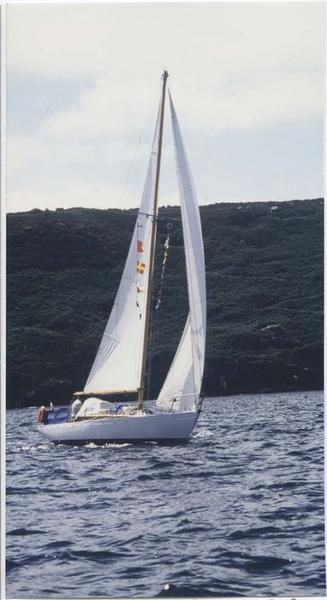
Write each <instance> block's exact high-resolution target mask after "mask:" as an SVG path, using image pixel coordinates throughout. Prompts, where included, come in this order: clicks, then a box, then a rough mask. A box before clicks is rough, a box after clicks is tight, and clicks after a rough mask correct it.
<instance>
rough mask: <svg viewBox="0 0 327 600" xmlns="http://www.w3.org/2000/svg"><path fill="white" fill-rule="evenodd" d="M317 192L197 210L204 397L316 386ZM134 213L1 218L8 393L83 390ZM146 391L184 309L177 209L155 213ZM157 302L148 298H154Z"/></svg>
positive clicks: (319, 334)
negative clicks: (204, 323) (203, 286)
mask: <svg viewBox="0 0 327 600" xmlns="http://www.w3.org/2000/svg"><path fill="white" fill-rule="evenodd" d="M323 210H324V206H323V200H322V199H316V200H301V201H298V200H295V201H292V202H283V203H247V204H215V205H210V206H204V207H201V220H202V227H203V235H204V244H205V255H206V273H207V301H208V302H207V310H208V331H207V353H206V363H205V376H204V384H203V389H204V391H205V392H206V394H208V395H221V394H233V393H242V392H244V393H246V392H247V393H249V392H258V391H272V390H274V391H281V390H296V389H302V390H303V389H315V388H316V389H317V388H321V387H322V385H323V358H322V357H323ZM135 217H136V211H135V210H125V211H123V210H91V209H83V208H74V209H69V210H63V209H57V210H56V211H48V210H46V211H40V210H32V211H30V212H26V213H16V214H9V215H8V224H7V235H8V238H7V258H8V267H7V269H8V276H7V401H8V406H10V407H14V406H28V405H35V404H38V403H40V402H42V403H44V402H47V401H50V400H52V401H53V402H54V403H56V404H63V403H65V402H67V401H69V400H70V398H71V394H72V392H73V391H75V390H80V389H83V386H84V383H85V381H86V378H87V375H88V373H89V370H90V367H91V364H92V362H93V359H94V356H95V353H96V351H97V347H98V345H99V342H100V339H101V336H102V332H103V329H104V327H105V324H106V321H107V318H108V315H109V312H110V309H111V306H112V303H113V300H114V296H115V293H116V290H117V286H118V284H119V280H120V276H121V273H122V269H123V266H124V262H125V259H126V255H127V251H128V247H129V243H130V238H131V234H132V230H133V227H134V223H135ZM169 223H170V224H172V230H171V249H170V254H169V258H168V262H167V270H166V278H165V282H164V287H163V291H162V303H161V306H160V309H159V310H158V311H154V318H153V327H152V338H151V356H150V396H151V397H153V396H154V395H155V393H156V392H157V391H158V390H159V388H160V386H161V384H162V381H163V379H164V377H165V375H166V372H167V369H168V366H169V364H170V362H171V360H172V358H173V355H174V352H175V349H176V346H177V344H178V340H179V336H180V334H181V331H182V329H183V326H184V321H185V316H186V314H187V295H186V280H185V272H184V254H183V252H184V250H183V241H182V231H181V221H180V211H179V209H178V208H177V207H166V208H162V209H161V210H160V214H159V223H158V252H157V257H156V263H157V268H156V277H157V279H156V282H155V286H154V289H155V290H156V289H157V288H158V284H159V277H160V263H161V260H162V257H163V244H164V241H165V237H166V232H167V224H169ZM154 303H155V298H154Z"/></svg>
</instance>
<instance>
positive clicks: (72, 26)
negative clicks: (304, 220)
mask: <svg viewBox="0 0 327 600" xmlns="http://www.w3.org/2000/svg"><path fill="white" fill-rule="evenodd" d="M324 10H325V9H324V4H323V3H319V2H317V3H309V2H302V3H301V2H289V3H288V2H283V3H276V2H265V3H258V2H253V3H248V2H242V3H238V2H232V3H227V2H226V3H224V2H217V3H206V4H202V3H194V4H186V3H185V4H183V3H179V4H178V3H177V4H173V3H144V4H124V3H122V4H119V3H116V4H115V3H108V4H101V3H100V4H96V3H95V4H68V3H66V4H51V3H49V4H28V5H26V6H24V4H11V5H8V7H7V76H8V85H9V90H10V94H9V96H8V97H9V98H14V99H15V100H14V101H13V100H12V101H11V104H10V106H9V107H8V114H9V116H10V119H9V120H8V130H7V142H8V153H7V165H8V169H7V176H8V198H9V207H10V210H13V209H12V206H18V205H20V206H22V203H23V202H25V203H26V207H29V208H31V207H33V206H37V204H36V203H37V202H41V205H45V204H44V203H45V202H46V203H48V204H46V205H47V206H50V205H51V206H54V205H55V203H56V202H57V203H58V204H57V205H58V206H72V205H74V204H75V205H76V204H77V205H81V204H82V203H83V202H85V203H87V204H86V205H89V206H90V205H96V206H99V204H101V205H102V203H103V205H104V206H111V204H110V203H111V201H112V199H113V198H116V197H117V193H118V188H119V183H121V182H122V181H126V176H127V175H128V174H129V171H130V168H131V167H130V165H131V164H132V165H134V166H133V167H132V170H133V168H134V167H135V169H134V170H135V171H139V174H138V181H139V180H142V176H143V175H142V174H143V172H144V164H145V162H146V159H147V156H148V152H149V145H150V142H151V137H152V130H153V124H154V119H155V114H156V109H157V108H156V107H157V104H158V100H159V94H160V74H161V71H162V69H163V67H164V66H166V67H167V68H168V70H169V71H171V77H170V78H169V80H168V83H169V86H170V87H171V89H172V94H173V97H174V101H175V103H176V109H177V112H178V114H179V117H180V121H181V126H182V130H183V132H184V136H185V139H186V146H187V147H188V148H189V154H190V158H191V162H192V153H193V154H194V153H195V154H196V158H197V169H198V171H199V172H203V173H205V172H206V170H207V166H206V162H205V161H206V154H207V153H206V152H203V153H202V154H201V155H199V154H197V148H196V146H197V143H196V142H195V140H201V146H202V147H203V148H205V147H206V145H207V147H209V146H210V148H211V150H212V154H213V155H214V154H217V150H215V148H216V149H217V148H218V144H219V139H220V138H221V137H222V136H224V135H225V134H228V133H229V134H230V136H232V138H233V140H234V139H235V148H236V146H237V144H240V141H241V140H242V137H244V136H247V135H250V134H253V135H254V134H255V132H259V131H272V130H273V129H274V128H277V127H282V126H285V127H287V126H288V125H294V127H298V128H299V129H301V128H302V129H303V127H305V125H306V124H307V123H313V122H314V123H317V122H318V121H319V120H321V119H322V116H323V111H324V92H323V85H324V72H323V63H324V27H325V20H324ZM19 80H20V82H21V83H20V87H19V85H18V81H19ZM22 82H23V83H22ZM54 87H55V91H54ZM22 89H23V90H24V94H23V93H22ZM28 90H29V91H28ZM26 93H27V94H28V101H26ZM24 98H25V101H24ZM26 124H28V125H29V127H27V126H26ZM236 134H237V135H238V136H239V138H238V140H236V138H234V137H233V136H234V135H236ZM167 139H169V135H167V133H165V141H167ZM189 141H190V146H189V144H188V142H189ZM304 144H305V140H304ZM192 145H193V148H192ZM137 147H138V153H137V157H136V158H135V154H136V148H137ZM288 151H290V152H294V155H295V154H296V151H297V150H296V148H295V147H294V150H292V148H291V146H290V147H289V150H288ZM234 154H235V151H234ZM254 159H255V158H254ZM274 160H275V159H274V157H273V156H272V157H271V161H270V165H267V166H266V169H267V173H268V171H269V170H273V164H274ZM262 168H264V165H262ZM233 169H234V172H233V179H234V180H236V179H237V177H238V176H239V167H238V166H236V165H234V166H233ZM163 171H164V172H165V170H164V169H163ZM214 174H215V169H212V172H211V175H210V177H211V183H210V185H211V188H212V189H215V188H216V182H215V180H214ZM308 176H309V177H310V174H309V175H308V174H307V177H308ZM221 177H223V174H221ZM312 178H313V181H317V177H316V171H315V173H314V174H313V173H312ZM171 182H172V179H171ZM171 182H169V183H168V186H167V188H163V196H164V197H165V198H169V197H175V196H174V195H173V192H172V183H171ZM275 183H276V182H275V181H274V185H275ZM304 183H305V182H303V181H302V183H301V177H300V176H299V184H298V185H299V188H301V186H302V187H303V185H304ZM138 185H139V183H137V186H138ZM208 185H209V183H208ZM283 185H284V183H283V180H282V179H281V180H280V186H281V189H282V188H283ZM137 186H136V187H137ZM312 187H314V185H313V186H312ZM318 187H319V190H320V183H319V186H318V184H317V188H318ZM92 189H93V190H95V192H94V193H92V192H91V190H92ZM310 189H311V188H310ZM250 193H251V192H249V191H247V197H248V195H249V194H250ZM318 193H321V190H320V191H319V192H318ZM171 194H172V196H170V195H171ZM244 194H245V195H246V192H245V190H244ZM281 195H283V192H282V191H281ZM299 195H301V194H300V193H299ZM33 198H34V200H33ZM45 198H46V201H45V200H44V199H45ZM135 201H136V200H135ZM108 202H109V204H108ZM125 202H126V206H133V205H134V204H133V202H134V197H133V194H131V197H130V196H128V195H127V196H126V199H125ZM95 203H96V204H95Z"/></svg>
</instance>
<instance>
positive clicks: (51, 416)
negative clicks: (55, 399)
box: [44, 406, 70, 425]
mask: <svg viewBox="0 0 327 600" xmlns="http://www.w3.org/2000/svg"><path fill="white" fill-rule="evenodd" d="M69 413H70V410H69V407H68V406H63V407H62V408H54V409H53V410H47V414H46V417H45V421H44V424H45V425H51V424H52V423H65V422H66V421H68V420H69Z"/></svg>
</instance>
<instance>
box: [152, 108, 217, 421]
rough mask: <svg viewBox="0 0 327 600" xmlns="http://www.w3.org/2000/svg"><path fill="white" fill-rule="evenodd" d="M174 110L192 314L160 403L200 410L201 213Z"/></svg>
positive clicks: (203, 310)
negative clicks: (198, 408) (198, 407)
mask: <svg viewBox="0 0 327 600" xmlns="http://www.w3.org/2000/svg"><path fill="white" fill-rule="evenodd" d="M170 110H171V119H172V127H173V135H174V142H175V150H176V163H177V175H178V184H179V193H180V203H181V210H182V223H183V237H184V249H185V259H186V272H187V287H188V300H189V315H188V318H187V321H186V324H185V328H184V332H183V335H182V338H181V341H180V343H179V346H178V348H177V351H176V354H175V358H174V360H173V363H172V365H171V368H170V370H169V373H168V375H167V378H166V380H165V382H164V385H163V387H162V389H161V392H160V394H159V397H158V400H157V404H158V405H159V406H161V407H163V408H172V407H173V408H174V410H180V411H184V410H196V409H197V406H198V399H199V394H200V390H201V383H202V375H203V367H204V354H205V338H206V283H205V263H204V250H203V240H202V230H201V221H200V212H199V207H198V203H197V199H196V194H195V190H194V186H193V182H192V176H191V172H190V168H189V164H188V160H187V157H186V153H185V149H184V144H183V140H182V137H181V133H180V128H179V124H178V121H177V117H176V112H175V108H174V105H173V101H172V99H171V96H170Z"/></svg>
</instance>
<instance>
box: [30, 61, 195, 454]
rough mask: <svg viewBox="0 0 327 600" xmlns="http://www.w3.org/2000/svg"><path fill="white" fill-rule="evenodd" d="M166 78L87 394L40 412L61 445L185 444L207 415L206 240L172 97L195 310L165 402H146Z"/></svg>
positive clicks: (161, 398) (42, 423) (169, 378)
mask: <svg viewBox="0 0 327 600" xmlns="http://www.w3.org/2000/svg"><path fill="white" fill-rule="evenodd" d="M167 78H168V73H167V71H164V73H163V75H162V89H161V97H160V103H159V110H158V116H157V122H156V126H155V132H154V138H153V143H152V148H151V154H150V159H149V164H148V169H147V175H146V180H145V186H144V191H143V195H142V200H141V204H140V208H139V211H138V214H137V218H136V223H135V227H134V232H133V236H132V240H131V244H130V248H129V252H128V256H127V260H126V264H125V268H124V271H123V274H122V278H121V281H120V285H119V288H118V291H117V294H116V298H115V301H114V304H113V308H112V311H111V314H110V316H109V320H108V322H107V325H106V328H105V331H104V334H103V337H102V340H101V343H100V346H99V349H98V352H97V354H96V357H95V360H94V363H93V366H92V368H91V371H90V374H89V376H88V379H87V381H86V384H85V387H84V390H82V391H81V392H75V394H74V398H75V399H74V402H73V403H72V404H71V406H70V407H67V408H59V409H54V408H53V407H51V410H46V409H45V407H41V409H40V412H39V422H40V425H39V427H40V431H41V432H42V434H43V435H44V436H45V437H46V438H47V439H48V440H51V441H52V442H55V443H64V444H79V443H87V442H95V443H107V442H109V443H110V442H124V441H163V440H166V441H168V440H186V439H187V438H188V437H189V436H190V434H191V432H192V431H193V428H194V426H195V424H196V422H197V419H198V417H199V414H200V410H201V405H202V399H203V397H202V395H201V385H202V376H203V367H204V357H205V339H206V285H205V262H204V250H203V239H202V230H201V221H200V212H199V207H198V204H197V200H196V194H195V190H194V186H193V182H192V176H191V172H190V167H189V163H188V160H187V157H186V153H185V148H184V143H183V140H182V136H181V132H180V127H179V123H178V120H177V116H176V111H175V107H174V104H173V101H172V98H171V94H170V92H169V104H170V113H171V121H172V130H173V138H174V145H175V156H176V164H177V177H178V184H179V195H180V204H181V217H182V227H183V239H184V249H185V263H186V275H187V290H188V305H189V312H188V315H187V318H186V323H185V327H184V330H183V333H182V336H181V339H180V342H179V345H178V347H177V350H176V353H175V356H174V359H173V362H172V364H171V366H170V369H169V371H168V374H167V376H166V379H165V381H164V384H163V386H162V388H161V391H160V393H159V396H158V398H157V399H156V401H155V403H153V402H152V404H151V408H149V407H148V402H147V401H145V377H146V364H147V353H148V345H149V332H150V316H151V303H152V288H153V277H154V256H155V247H156V232H157V221H158V192H159V179H160V165H161V153H162V140H163V124H164V112H165V99H166V84H167ZM128 394H134V395H137V404H136V403H134V405H133V404H132V405H131V404H130V403H129V404H128V403H127V404H125V406H124V405H121V404H117V396H118V397H119V398H120V397H121V398H124V397H126V395H128ZM113 398H114V399H115V402H116V404H115V403H114V402H113ZM153 404H154V406H152V405H153ZM117 407H118V408H117Z"/></svg>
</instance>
